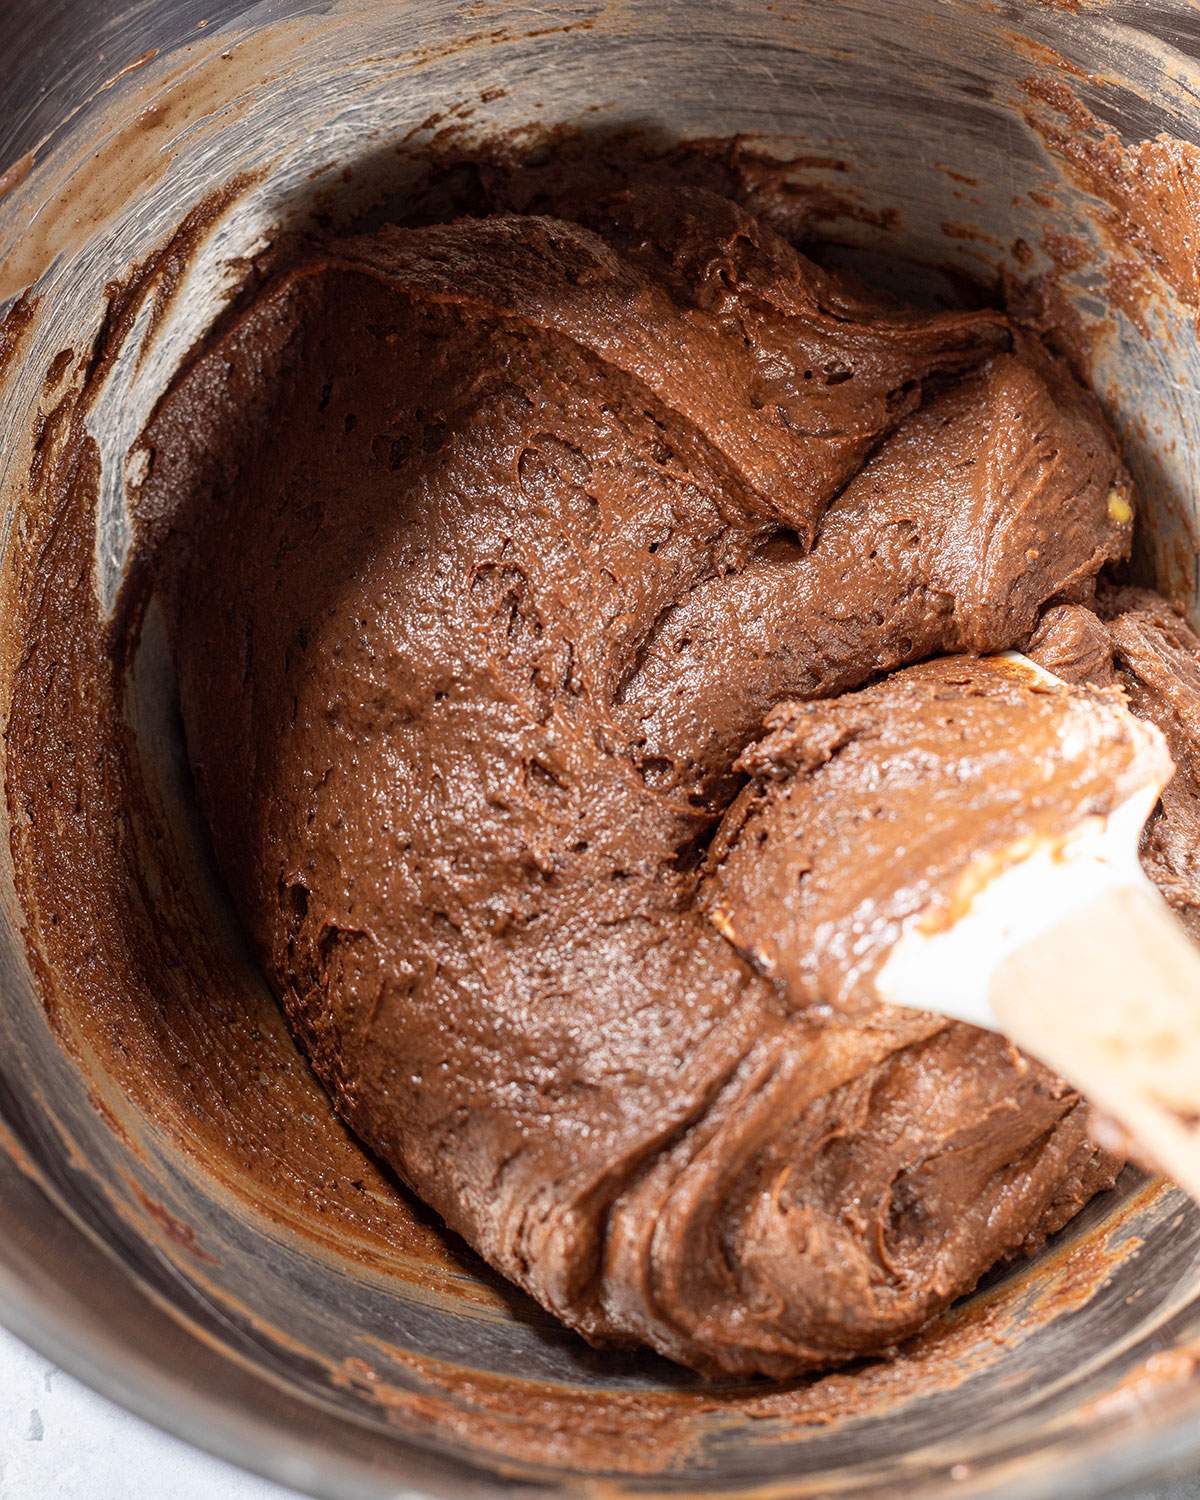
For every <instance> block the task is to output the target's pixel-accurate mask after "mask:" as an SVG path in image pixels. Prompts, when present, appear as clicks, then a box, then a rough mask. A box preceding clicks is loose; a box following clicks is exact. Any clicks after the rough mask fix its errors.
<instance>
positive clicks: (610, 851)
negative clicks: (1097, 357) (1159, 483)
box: [138, 189, 1139, 1375]
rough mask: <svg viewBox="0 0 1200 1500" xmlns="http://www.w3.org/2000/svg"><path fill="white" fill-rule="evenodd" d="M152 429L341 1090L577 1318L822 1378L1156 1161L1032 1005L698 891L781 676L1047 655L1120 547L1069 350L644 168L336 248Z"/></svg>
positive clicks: (242, 798)
mask: <svg viewBox="0 0 1200 1500" xmlns="http://www.w3.org/2000/svg"><path fill="white" fill-rule="evenodd" d="M144 445H145V449H146V461H147V465H148V478H147V479H146V481H145V483H144V484H143V486H142V489H141V493H140V495H139V497H138V514H139V519H140V520H142V521H143V522H144V523H145V524H146V525H147V526H148V527H150V528H151V529H153V527H154V525H155V522H156V519H161V521H162V523H163V528H164V529H165V533H166V534H165V537H164V538H162V546H161V549H160V551H159V553H158V558H159V563H158V573H159V576H158V583H159V586H160V589H161V592H162V596H163V598H164V601H165V603H166V607H167V613H168V616H169V622H170V629H171V634H172V638H173V642H174V650H175V655H176V660H177V666H178V672H179V679H180V687H181V701H182V710H183V718H184V723H185V728H186V733H187V738H188V745H189V751H190V755H191V758H192V762H193V766H194V769H195V776H196V785H197V789H198V794H199V799H200V803H201V806H202V808H203V811H204V813H205V815H206V818H207V820H208V824H209V827H210V830H211V833H212V839H213V843H214V846H215V849H216V853H217V856H218V859H219V862H220V865H221V867H222V870H223V871H224V874H225V877H226V879H227V881H228V884H229V887H230V890H231V892H232V894H233V897H234V900H235V903H236V905H237V907H238V910H239V912H240V914H241V917H242V919H243V921H244V923H245V926H246V929H247V931H248V933H249V935H250V937H251V939H252V942H253V944H254V946H255V948H256V951H257V953H258V955H259V957H260V959H261V962H262V964H263V966H264V968H265V970H266V972H267V973H268V974H269V975H270V977H271V979H272V981H273V983H274V985H275V987H276V988H277V990H278V992H279V995H280V997H281V999H282V1002H283V1005H284V1007H285V1009H286V1012H287V1014H288V1017H289V1019H290V1021H291V1024H292V1026H293V1028H294V1029H295V1032H296V1034H297V1035H298V1036H299V1038H300V1039H301V1041H302V1042H303V1044H304V1046H305V1047H306V1049H307V1050H308V1053H309V1055H310V1057H311V1059H312V1062H313V1065H314V1067H315V1069H316V1071H317V1073H318V1074H319V1076H320V1077H321V1078H322V1079H323V1081H324V1082H325V1084H326V1085H327V1087H328V1088H329V1090H330V1092H331V1094H332V1096H333V1098H334V1100H335V1101H336V1104H337V1107H338V1108H339V1110H340V1111H341V1113H342V1114H343V1116H344V1117H345V1119H346V1120H347V1121H348V1122H349V1123H350V1124H351V1125H352V1126H353V1127H354V1129H355V1130H356V1131H357V1132H358V1133H359V1134H360V1135H361V1136H362V1138H363V1139H364V1140H365V1141H367V1142H368V1143H369V1145H370V1146H371V1147H372V1148H373V1149H374V1150H375V1151H376V1152H377V1153H378V1154H379V1155H380V1156H381V1157H382V1158H383V1159H384V1160H385V1161H387V1162H388V1163H390V1164H391V1165H392V1166H394V1167H395V1168H396V1169H397V1171H399V1172H400V1174H401V1175H402V1176H403V1177H404V1178H405V1179H406V1180H407V1181H408V1182H410V1183H411V1184H412V1185H413V1186H414V1187H415V1188H416V1190H417V1191H418V1192H419V1193H420V1194H421V1196H422V1197H423V1198H425V1199H426V1201H428V1202H429V1203H430V1204H431V1205H432V1206H433V1207H434V1208H435V1209H436V1210H437V1211H438V1212H439V1213H440V1214H441V1215H442V1216H443V1217H444V1218H445V1220H446V1221H447V1223H449V1224H450V1225H451V1226H452V1227H453V1228H455V1229H456V1230H458V1231H459V1232H461V1233H462V1234H463V1235H465V1236H466V1238H467V1239H468V1240H469V1241H470V1242H471V1243H472V1244H473V1245H474V1246H475V1247H476V1248H477V1249H478V1250H479V1251H480V1252H481V1253H482V1254H483V1255H484V1256H486V1257H487V1259H488V1260H490V1261H491V1262H492V1264H493V1265H495V1266H496V1267H498V1268H499V1269H500V1270H501V1271H503V1272H504V1273H505V1274H506V1275H507V1276H509V1277H511V1278H512V1279H513V1280H514V1281H516V1282H518V1283H519V1284H520V1285H522V1286H524V1287H525V1288H527V1289H528V1290H529V1291H530V1292H531V1293H532V1294H533V1295H534V1296H535V1297H537V1298H538V1299H539V1300H540V1301H541V1302H542V1303H543V1304H544V1305H545V1306H546V1307H548V1308H550V1309H551V1310H552V1311H553V1312H554V1313H556V1314H557V1315H558V1316H559V1317H561V1318H562V1319H564V1320H565V1321H566V1322H568V1323H569V1324H571V1325H572V1326H573V1327H575V1328H577V1329H578V1330H580V1332H582V1333H583V1334H584V1335H585V1336H587V1337H588V1338H590V1339H593V1340H596V1341H614V1340H619V1341H642V1342H645V1343H647V1344H650V1345H652V1346H653V1347H654V1348H656V1349H658V1350H660V1351H662V1352H663V1353H665V1354H667V1355H669V1356H671V1357H673V1358H675V1359H678V1360H681V1361H683V1362H686V1363H688V1364H690V1365H693V1366H694V1367H696V1368H698V1369H701V1370H705V1371H716V1370H721V1371H726V1372H731V1373H751V1372H762V1373H766V1374H769V1375H787V1374H791V1373H793V1372H795V1371H798V1370H801V1369H804V1368H808V1367H812V1366H818V1365H823V1364H829V1363H833V1362H837V1361H842V1360H846V1359H849V1358H852V1357H853V1356H855V1355H858V1354H862V1353H866V1352H870V1351H878V1350H881V1349H885V1348H887V1347H889V1346H891V1345H893V1344H894V1343H895V1342H896V1341H898V1340H900V1339H903V1338H904V1337H906V1336H907V1335H909V1334H911V1333H912V1332H913V1331H914V1330H916V1329H917V1328H919V1327H920V1326H921V1325H922V1324H923V1323H924V1322H925V1321H926V1320H927V1319H928V1318H929V1317H930V1316H931V1315H933V1314H934V1313H936V1312H937V1311H938V1310H939V1309H941V1308H943V1307H945V1306H946V1304H947V1303H948V1302H949V1301H950V1300H951V1299H953V1298H954V1297H956V1296H958V1295H959V1294H960V1293H962V1292H964V1291H966V1290H968V1289H969V1288H971V1287H972V1286H973V1285H974V1284H975V1283H976V1282H977V1280H978V1279H979V1277H980V1276H981V1275H982V1274H983V1273H984V1272H985V1271H986V1270H987V1269H988V1268H989V1267H991V1266H992V1265H994V1264H995V1263H996V1262H997V1261H998V1260H1000V1259H1002V1258H1004V1257H1006V1256H1011V1255H1014V1254H1017V1253H1020V1252H1021V1251H1027V1250H1029V1249H1031V1248H1034V1247H1036V1246H1037V1245H1038V1244H1039V1243H1040V1242H1041V1241H1042V1240H1043V1239H1044V1237H1045V1236H1046V1235H1047V1234H1049V1233H1051V1232H1052V1231H1053V1230H1055V1229H1056V1228H1058V1227H1059V1226H1060V1225H1062V1224H1063V1223H1065V1222H1066V1220H1067V1219H1069V1218H1070V1217H1071V1215H1072V1214H1073V1213H1075V1212H1076V1210H1077V1209H1078V1208H1079V1207H1080V1205H1081V1204H1082V1203H1084V1202H1085V1201H1086V1200H1087V1199H1088V1198H1089V1197H1090V1196H1091V1195H1092V1194H1093V1193H1094V1192H1096V1191H1097V1190H1098V1189H1099V1188H1102V1187H1104V1186H1106V1185H1108V1184H1109V1183H1111V1181H1112V1180H1113V1176H1114V1173H1115V1168H1116V1163H1115V1161H1114V1160H1113V1158H1111V1157H1110V1156H1108V1155H1107V1154H1106V1153H1105V1152H1103V1151H1102V1150H1101V1149H1099V1148H1098V1147H1097V1146H1095V1145H1094V1144H1093V1143H1092V1142H1091V1141H1090V1140H1089V1138H1088V1135H1087V1130H1086V1107H1085V1106H1084V1105H1083V1103H1082V1102H1081V1101H1080V1100H1079V1098H1078V1097H1077V1096H1076V1095H1074V1094H1073V1093H1072V1092H1071V1091H1070V1090H1069V1089H1068V1088H1067V1087H1066V1086H1065V1085H1063V1084H1062V1083H1061V1082H1059V1081H1057V1080H1056V1079H1054V1078H1053V1077H1052V1076H1050V1075H1049V1074H1047V1073H1046V1072H1045V1071H1044V1070H1042V1069H1041V1068H1039V1067H1038V1066H1036V1065H1034V1064H1031V1063H1030V1062H1028V1061H1027V1060H1025V1059H1023V1058H1022V1057H1020V1056H1019V1055H1018V1054H1017V1053H1016V1052H1015V1050H1014V1049H1013V1048H1012V1047H1011V1046H1009V1045H1008V1044H1007V1043H1006V1042H1005V1041H1004V1040H1003V1039H1002V1038H1000V1037H998V1036H995V1035H990V1034H984V1033H980V1032H976V1031H974V1030H971V1029H969V1028H967V1027H964V1026H961V1025H958V1024H954V1023H950V1022H947V1021H945V1020H943V1019H941V1018H938V1017H935V1016H931V1015H924V1014H919V1013H915V1012H903V1013H901V1012H893V1011H890V1010H886V1009H878V1008H872V1009H868V1010H865V1011H864V1010H862V1009H861V1008H859V1009H858V1010H856V1011H847V1010H845V1009H840V1008H835V1007H832V1006H831V1005H830V1004H829V1003H828V1002H829V998H830V997H828V996H825V995H821V994H814V993H813V992H812V991H811V989H810V987H809V986H807V985H806V984H804V983H799V982H795V983H789V982H788V981H787V980H786V979H785V978H781V977H779V976H775V977H766V976H764V975H762V974H760V973H759V972H758V971H757V970H756V969H755V968H754V967H753V966H752V965H750V964H748V963H747V962H746V961H745V960H744V959H743V957H742V956H741V954H740V953H739V952H738V951H737V949H736V948H735V947H734V945H733V944H731V943H730V942H729V941H727V940H726V938H724V937H723V936H721V935H720V934H719V933H718V932H717V931H716V930H715V929H714V928H713V926H712V925H711V924H710V922H709V921H708V919H707V916H706V914H705V911H704V906H703V900H702V895H701V891H700V888H699V881H700V870H701V868H702V865H703V862H704V858H705V851H706V849H707V848H708V846H709V844H710V842H711V841H712V839H713V837H714V833H715V831H716V830H717V828H718V825H719V822H720V819H721V818H722V816H723V815H724V814H725V812H726V809H727V808H728V806H729V804H730V802H731V800H732V799H733V797H734V795H735V794H736V792H737V789H738V787H739V785H740V784H741V779H742V777H741V773H740V772H739V771H738V769H737V768H736V762H737V760H738V757H739V756H740V755H741V754H742V753H743V751H745V749H746V747H747V745H748V744H750V743H751V742H753V741H755V740H757V739H758V738H759V737H760V736H761V732H762V721H763V718H764V716H765V715H766V714H767V712H768V711H769V710H770V709H771V708H772V706H773V705H774V704H776V703H778V702H779V701H780V700H782V699H790V700H802V699H812V698H820V697H824V696H828V695H831V694H834V693H838V692H843V691H845V690H847V689H850V688H853V687H855V686H857V685H860V684H862V683H865V682H867V681H868V680H869V679H870V678H872V677H874V676H876V675H878V674H879V673H880V672H885V671H888V670H890V669H893V668H896V667H900V666H902V665H904V664H906V663H909V662H915V661H918V660H920V659H923V658H927V657H930V656H934V655H938V654H942V653H956V652H979V651H992V650H997V649H1000V648H1004V647H1008V646H1012V645H1015V644H1022V643H1024V642H1025V641H1026V640H1027V639H1028V637H1029V635H1030V633H1031V632H1032V631H1033V630H1034V629H1035V627H1036V625H1037V622H1038V615H1039V611H1040V610H1041V609H1042V607H1043V605H1045V604H1046V603H1047V602H1050V601H1053V602H1055V603H1062V602H1064V601H1065V602H1066V603H1067V604H1074V605H1076V606H1082V605H1085V604H1087V603H1088V602H1089V601H1090V600H1091V598H1092V595H1093V591H1094V579H1095V577H1096V575H1097V574H1098V572H1099V571H1100V569H1101V568H1102V567H1103V566H1104V565H1105V564H1106V563H1109V562H1113V561H1115V560H1117V559H1119V558H1121V557H1123V556H1124V555H1125V554H1126V552H1127V550H1128V545H1129V538H1130V530H1131V525H1130V523H1131V516H1132V512H1131V507H1130V500H1129V486H1128V481H1127V479H1126V477H1125V475H1124V471H1123V469H1122V466H1121V463H1120V460H1119V458H1118V456H1117V454H1116V452H1115V449H1114V445H1113V443H1112V440H1111V438H1110V435H1109V433H1108V430H1107V428H1106V426H1105V424H1104V422H1103V420H1102V419H1101V417H1100V415H1099V412H1098V409H1097V407H1096V405H1095V403H1094V402H1093V400H1092V398H1091V397H1090V396H1089V395H1088V394H1087V393H1086V392H1084V391H1083V390H1082V389H1081V388H1080V387H1079V386H1078V385H1077V384H1076V382H1075V381H1074V379H1073V378H1072V376H1071V375H1070V373H1069V372H1068V371H1067V370H1066V368H1065V367H1063V366H1062V365H1060V364H1059V363H1057V362H1056V361H1055V360H1054V359H1053V358H1052V357H1051V356H1050V355H1049V354H1047V353H1046V352H1045V350H1044V349H1043V348H1042V346H1041V345H1040V344H1039V343H1037V342H1036V341H1035V340H1034V339H1033V338H1032V337H1030V336H1028V335H1026V334H1024V333H1023V332H1022V331H1021V330H1020V329H1018V328H1016V327H1014V326H1013V325H1012V324H1011V323H1010V322H1009V320H1008V319H1006V318H1005V317H1004V316H1003V315H1001V314H999V313H995V312H989V311H983V312H961V313H960V312H949V313H940V314H932V315H931V314H925V313H920V312H916V311H912V310H906V309H903V308H897V307H894V306H892V305H890V304H889V303H887V302H886V301H885V300H884V299H882V298H877V297H873V296H871V295H870V294H864V293H862V292H860V291H858V290H855V289H852V288H850V287H849V286H848V285H845V284H843V283H842V282H840V281H839V280H837V279H836V278H834V277H833V276H831V275H829V274H827V273H825V272H824V271H822V270H820V269H819V268H818V267H817V266H816V265H815V264H813V262H811V261H810V260H808V259H806V258H805V257H804V256H803V255H801V254H799V253H798V252H797V251H796V250H795V249H794V248H793V247H792V246H791V245H790V244H789V243H787V242H786V241H785V240H784V239H782V238H780V237H779V235H777V234H776V233H774V232H773V231H772V230H771V229H770V228H768V227H767V226H766V225H765V224H763V223H762V222H760V221H759V220H757V219H756V218H754V217H753V216H751V215H750V214H748V213H747V212H746V211H745V210H744V209H742V208H740V207H738V206H737V205H735V204H734V203H732V202H731V201H729V200H727V199H724V198H722V197H720V196H717V195H714V194H712V193H707V192H704V191H701V190H698V189H672V190H670V191H668V190H666V189H663V190H661V191H658V190H651V191H649V192H637V191H634V192H628V193H622V194H619V195H617V196H615V197H613V198H610V199H608V200H605V201H597V202H592V203H590V204H589V205H588V206H587V207H586V209H580V210H579V211H578V213H577V215H576V217H575V219H574V220H571V221H568V220H566V219H563V218H561V217H553V216H548V215H539V214H535V213H517V212H504V211H497V212H495V213H492V214H490V215H487V216H485V217H481V218H474V219H459V220H456V221H454V222H448V223H431V224H428V225H426V226H424V227H419V228H408V229H402V228H385V229H383V230H380V231H379V232H378V233H376V234H374V235H370V236H367V237H364V238H360V239H355V240H350V241H344V242H341V243H335V244H333V245H331V246H329V247H327V248H325V249H323V250H321V251H319V252H314V253H312V254H310V255H308V256H306V257H303V258H302V259H301V260H300V262H299V263H298V264H295V265H293V266H292V267H291V268H290V269H288V270H286V271H284V272H282V273H280V274H279V275H278V276H277V277H276V278H275V279H273V280H270V281H268V282H267V283H266V284H265V285H263V286H261V287H260V288H259V290H258V291H257V293H256V294H255V295H254V297H253V298H252V300H251V301H250V302H249V303H248V305H246V306H245V307H244V308H243V310H242V311H241V312H240V314H239V315H238V317H237V318H236V319H235V320H234V321H233V322H232V323H230V324H228V325H227V326H225V327H224V328H223V329H222V330H221V331H219V333H218V334H217V335H216V336H214V338H212V339H211V340H210V341H209V343H208V344H207V346H206V347H204V348H202V349H201V350H200V351H198V353H197V354H196V356H195V357H194V358H193V359H192V360H191V361H190V363H189V364H188V365H187V367H185V369H184V370H183V371H182V372H181V374H180V375H179V376H178V378H177V379H176V381H175V383H174V385H173V387H172V389H171V391H170V393H169V394H168V396H167V397H166V398H165V400H164V401H163V403H162V404H161V406H160V408H159V410H158V412H157V413H156V415H155V417H154V419H153V420H152V422H151V424H150V426H149V427H148V429H147V432H146V435H145V439H144ZM1119 628H1120V623H1119V621H1118V623H1117V624H1115V625H1114V626H1113V627H1112V629H1113V632H1114V634H1115V633H1116V632H1117V631H1118V629H1119ZM1122 649H1125V650H1127V651H1128V659H1129V660H1130V661H1132V660H1133V657H1134V653H1135V647H1134V645H1132V644H1131V645H1128V646H1127V647H1125V648H1122ZM1128 670H1129V671H1133V672H1136V671H1138V670H1139V668H1137V667H1136V666H1131V667H1129V668H1128ZM716 847H717V848H718V849H719V848H720V844H719V842H718V845H717V846H716ZM760 899H761V900H762V901H763V902H769V901H771V900H772V899H777V900H778V899H782V894H781V893H776V896H775V897H774V898H773V897H772V894H771V892H769V891H765V892H763V893H762V894H761V897H760ZM758 918H759V920H760V921H761V922H762V923H763V924H764V926H769V925H770V924H771V922H772V920H773V915H772V911H771V909H770V908H768V907H764V909H762V910H760V911H759V912H758Z"/></svg>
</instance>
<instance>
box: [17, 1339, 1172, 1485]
mask: <svg viewBox="0 0 1200 1500" xmlns="http://www.w3.org/2000/svg"><path fill="white" fill-rule="evenodd" d="M401 1493H402V1492H399V1491H398V1492H397V1495H398V1497H399V1496H400V1494H401ZM10 1496H11V1497H13V1500H16V1497H18V1496H20V1497H21V1500H299V1497H298V1496H295V1493H294V1491H292V1490H285V1489H281V1488H280V1487H279V1486H278V1485H275V1484H269V1483H268V1482H267V1481H266V1480H265V1479H255V1478H253V1477H252V1476H250V1475H249V1474H243V1473H242V1472H241V1471H240V1470H237V1469H232V1468H230V1467H229V1465H228V1464H224V1463H222V1462H220V1460H219V1459H215V1458H209V1457H208V1456H207V1455H206V1454H203V1453H198V1452H197V1451H196V1450H195V1449H194V1448H189V1447H188V1446H187V1445H186V1444H185V1443H181V1442H179V1441H178V1440H177V1439H176V1438H172V1437H167V1435H166V1434H165V1433H162V1432H159V1431H158V1430H157V1429H156V1428H153V1427H149V1426H147V1425H146V1423H145V1422H142V1421H141V1420H139V1418H137V1417H133V1416H130V1414H129V1413H128V1412H125V1411H122V1410H121V1409H120V1407H117V1406H113V1405H112V1404H111V1402H108V1401H105V1400H104V1398H103V1397H102V1396H97V1395H96V1394H95V1393H94V1392H93V1391H90V1390H88V1389H87V1387H86V1386H82V1385H80V1384H79V1382H78V1381H77V1380H72V1379H71V1377H70V1376H69V1375H65V1374H64V1373H63V1372H62V1371H61V1370H59V1369H57V1368H56V1367H55V1366H54V1365H52V1364H50V1362H49V1361H48V1360H45V1359H43V1358H42V1357H41V1355H40V1354H35V1353H34V1352H33V1350H32V1349H27V1348H26V1347H25V1345H24V1344H22V1343H20V1342H18V1340H17V1339H15V1338H13V1336H12V1335H11V1334H9V1333H5V1332H4V1331H3V1330H0V1497H3V1500H8V1497H10ZM1139 1500H1200V1477H1197V1478H1194V1479H1189V1480H1185V1481H1184V1482H1182V1483H1180V1484H1174V1485H1168V1486H1166V1487H1164V1488H1160V1489H1158V1490H1156V1491H1155V1492H1154V1494H1153V1495H1150V1494H1147V1495H1143V1496H1141V1497H1139Z"/></svg>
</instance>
